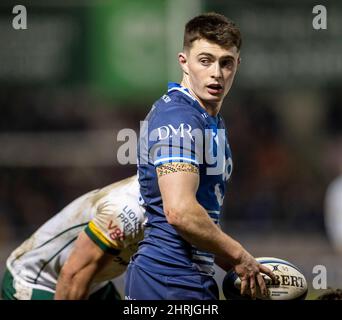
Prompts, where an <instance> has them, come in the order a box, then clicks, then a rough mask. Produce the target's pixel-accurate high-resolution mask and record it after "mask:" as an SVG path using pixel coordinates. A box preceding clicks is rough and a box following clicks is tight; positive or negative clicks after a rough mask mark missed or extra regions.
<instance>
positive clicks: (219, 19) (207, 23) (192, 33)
mask: <svg viewBox="0 0 342 320" xmlns="http://www.w3.org/2000/svg"><path fill="white" fill-rule="evenodd" d="M199 39H206V40H208V41H210V42H214V43H216V44H218V45H220V46H221V47H224V48H227V49H229V48H231V47H233V46H235V47H236V48H237V49H238V50H240V48H241V33H240V30H239V28H238V27H237V26H236V25H235V23H234V22H233V21H231V20H229V19H227V18H226V17H225V16H223V15H222V14H219V13H215V12H210V13H205V14H201V15H199V16H197V17H194V18H193V19H191V20H190V21H189V22H188V23H187V24H186V25H185V31H184V42H183V47H184V48H191V46H192V43H193V42H194V41H195V40H199Z"/></svg>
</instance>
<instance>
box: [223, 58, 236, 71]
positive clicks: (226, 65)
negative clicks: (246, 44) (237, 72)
mask: <svg viewBox="0 0 342 320" xmlns="http://www.w3.org/2000/svg"><path fill="white" fill-rule="evenodd" d="M233 67H234V61H233V60H231V59H228V60H223V61H221V68H227V69H232V68H233Z"/></svg>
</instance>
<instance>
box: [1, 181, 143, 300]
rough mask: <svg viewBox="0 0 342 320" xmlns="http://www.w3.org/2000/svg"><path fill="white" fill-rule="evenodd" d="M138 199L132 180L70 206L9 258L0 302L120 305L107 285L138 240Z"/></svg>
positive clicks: (140, 223)
mask: <svg viewBox="0 0 342 320" xmlns="http://www.w3.org/2000/svg"><path fill="white" fill-rule="evenodd" d="M139 198H140V199H141V197H140V193H139V184H138V181H137V177H136V176H133V177H131V178H127V179H125V180H122V181H119V182H117V183H114V184H111V185H109V186H106V187H104V188H102V189H98V190H94V191H91V192H88V193H86V194H84V195H83V196H81V197H79V198H77V199H76V200H74V201H73V202H71V203H70V204H69V205H68V206H66V207H65V208H64V209H63V210H62V211H60V212H59V213H58V214H56V215H55V216H54V217H52V218H51V219H50V220H48V221H47V222H46V223H45V224H43V225H42V226H41V227H40V228H39V229H38V230H37V231H36V232H35V233H34V234H33V235H32V236H31V237H30V238H29V239H27V240H26V241H25V242H23V243H22V244H21V245H20V246H19V247H18V248H17V249H16V250H14V251H13V252H12V254H11V255H10V256H9V258H8V259H7V263H6V265H7V270H6V272H5V275H4V279H3V283H2V297H3V299H10V300H15V299H16V300H50V299H54V298H55V299H120V295H119V293H118V291H117V290H116V288H115V286H114V285H113V283H112V282H111V281H110V280H112V279H113V278H115V277H118V276H119V275H121V274H122V273H123V272H124V271H125V270H126V267H127V265H128V263H129V259H130V257H131V255H132V254H133V253H134V252H135V251H136V249H137V243H138V241H140V240H141V239H142V236H143V223H144V219H145V217H144V208H143V207H142V206H141V205H140V204H139Z"/></svg>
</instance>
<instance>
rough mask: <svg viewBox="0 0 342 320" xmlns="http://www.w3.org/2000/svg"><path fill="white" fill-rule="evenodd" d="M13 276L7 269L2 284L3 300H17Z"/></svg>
mask: <svg viewBox="0 0 342 320" xmlns="http://www.w3.org/2000/svg"><path fill="white" fill-rule="evenodd" d="M14 294H15V289H14V287H13V276H12V275H11V273H10V272H9V271H8V270H6V271H5V274H4V277H3V279H2V284H1V298H2V299H3V300H17V299H16V298H15V297H14Z"/></svg>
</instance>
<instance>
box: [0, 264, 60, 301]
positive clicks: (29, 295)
mask: <svg viewBox="0 0 342 320" xmlns="http://www.w3.org/2000/svg"><path fill="white" fill-rule="evenodd" d="M1 295H2V299H4V300H53V296H54V294H53V293H52V292H50V291H45V290H39V289H33V288H30V287H28V286H25V285H24V284H21V283H19V282H16V281H15V280H14V278H13V275H12V274H11V273H10V272H9V271H8V270H6V272H5V274H4V277H3V281H2V286H1Z"/></svg>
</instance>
